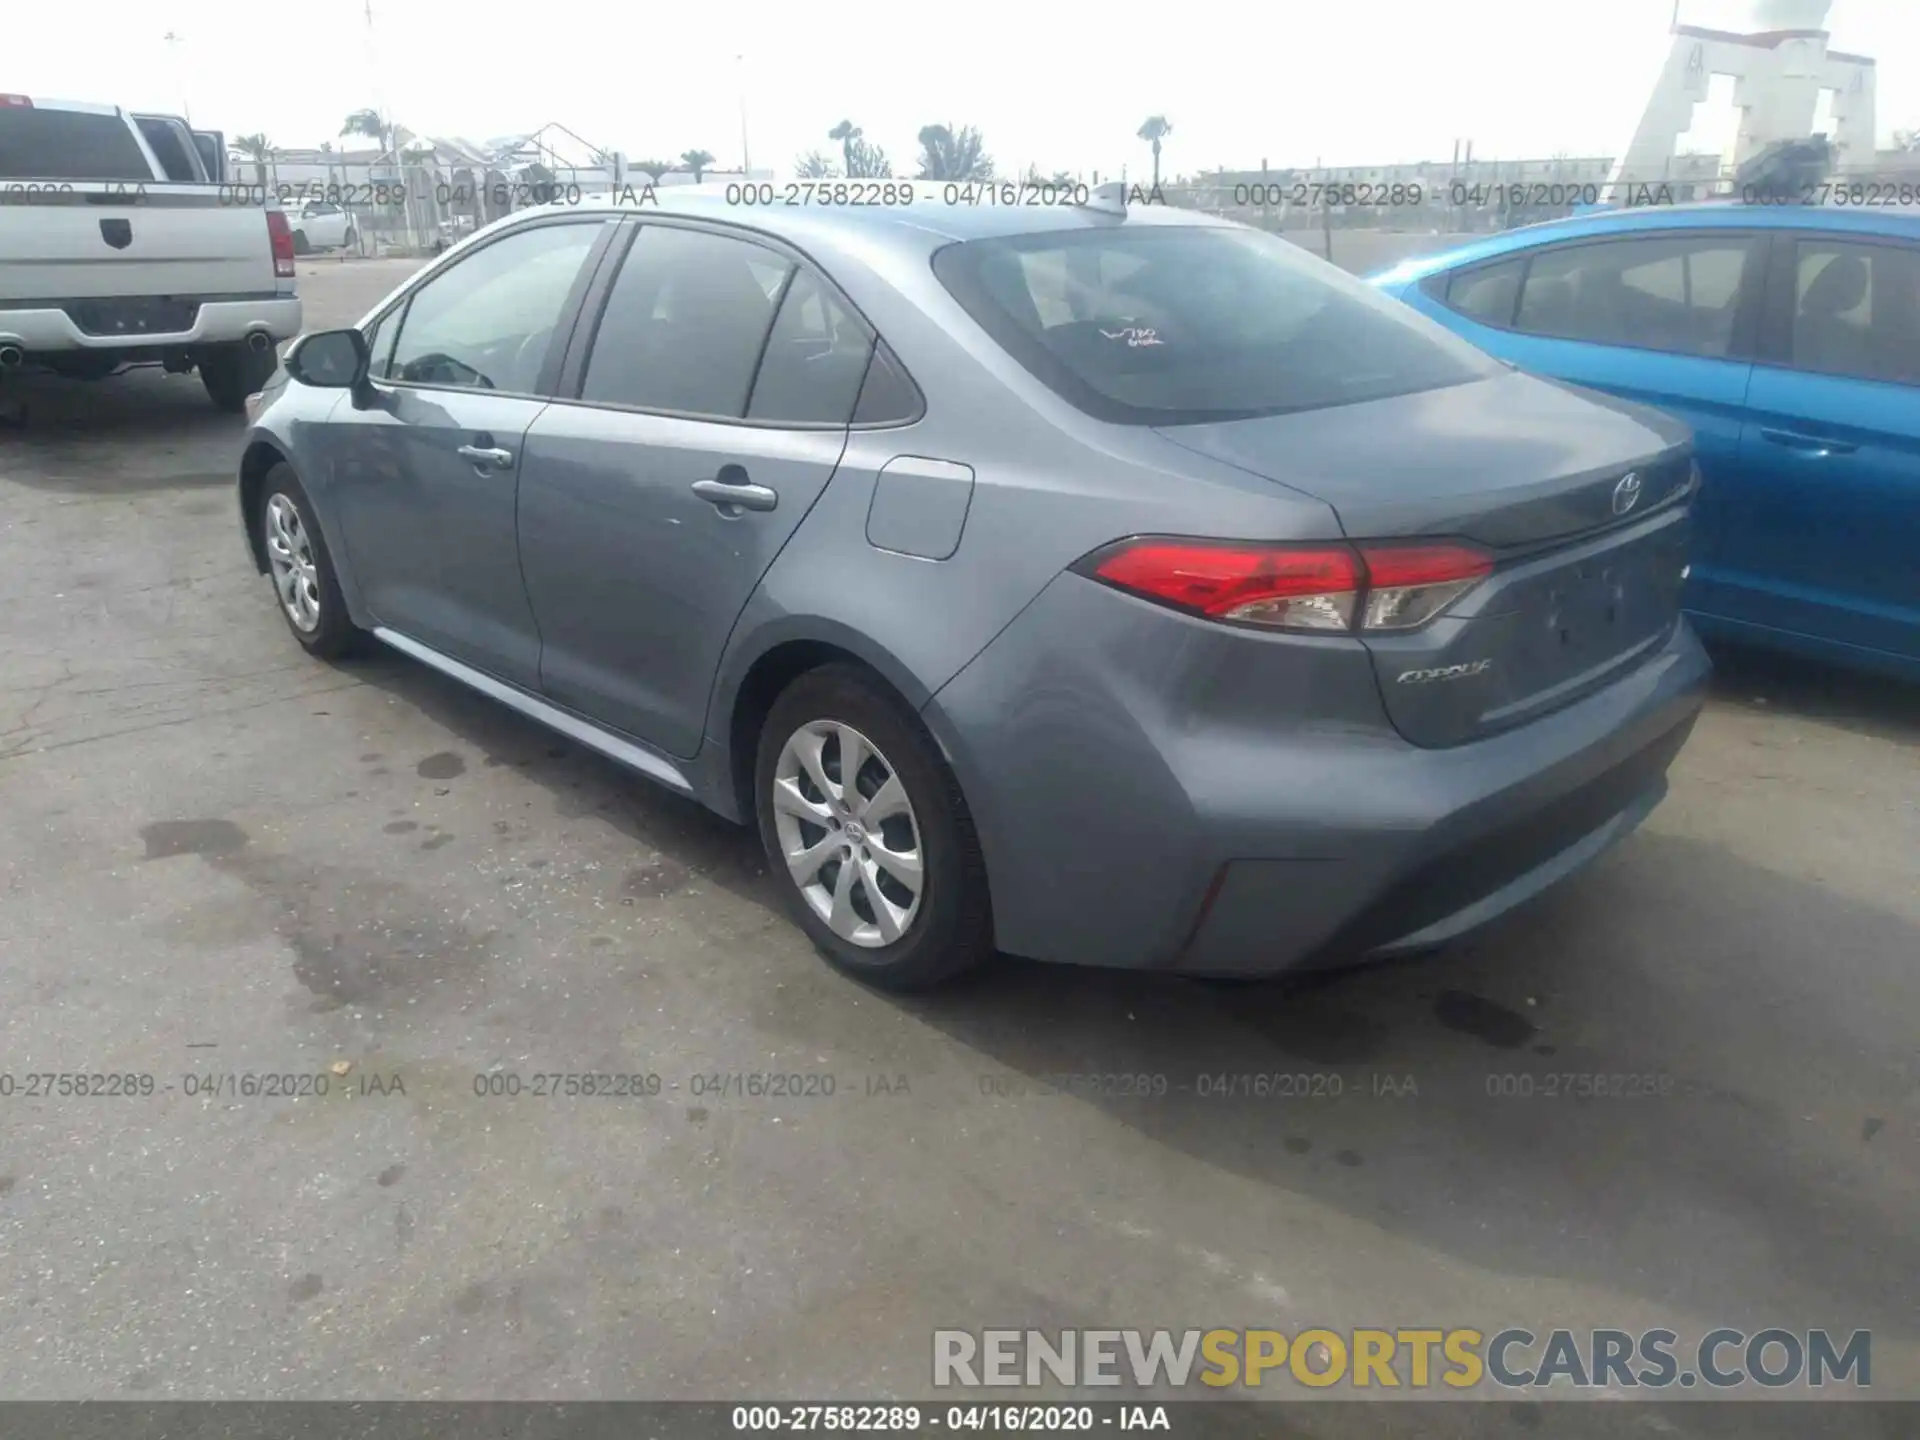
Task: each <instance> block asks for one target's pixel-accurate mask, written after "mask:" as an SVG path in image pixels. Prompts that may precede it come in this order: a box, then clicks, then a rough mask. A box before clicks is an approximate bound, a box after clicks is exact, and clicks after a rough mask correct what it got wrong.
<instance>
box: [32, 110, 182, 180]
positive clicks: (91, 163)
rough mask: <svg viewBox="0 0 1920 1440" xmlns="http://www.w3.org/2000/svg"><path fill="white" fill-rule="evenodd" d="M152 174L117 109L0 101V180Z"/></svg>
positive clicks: (139, 177) (146, 177)
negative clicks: (113, 112) (43, 107)
mask: <svg viewBox="0 0 1920 1440" xmlns="http://www.w3.org/2000/svg"><path fill="white" fill-rule="evenodd" d="M153 178H154V176H153V167H152V166H151V165H149V164H148V163H147V157H146V154H145V152H144V151H142V150H141V148H140V142H139V141H137V140H135V139H134V138H133V131H132V130H130V129H129V128H128V127H127V122H126V121H125V120H124V119H122V118H121V117H120V116H118V115H96V114H91V113H89V112H87V111H84V110H41V109H37V108H29V107H27V106H24V105H0V180H36V179H41V180H44V179H53V180H132V181H151V180H152V179H153Z"/></svg>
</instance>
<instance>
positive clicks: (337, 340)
mask: <svg viewBox="0 0 1920 1440" xmlns="http://www.w3.org/2000/svg"><path fill="white" fill-rule="evenodd" d="M369 359H370V352H369V351H368V349H367V337H366V336H364V335H362V334H361V333H360V332H359V331H358V330H319V331H316V332H315V333H313V334H311V335H302V336H301V337H300V338H299V339H298V340H296V341H294V342H293V344H292V346H290V347H289V348H288V350H287V355H286V359H285V360H283V361H282V362H281V363H282V364H283V365H284V366H285V367H286V371H287V374H289V375H291V376H292V377H293V378H294V379H295V380H298V381H299V382H300V383H301V384H302V385H312V386H314V387H315V388H317V389H321V390H351V389H353V388H355V387H356V386H358V385H359V384H360V383H361V382H362V381H364V380H365V379H366V378H367V365H368V361H369Z"/></svg>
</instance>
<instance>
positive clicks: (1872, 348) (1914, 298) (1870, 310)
mask: <svg viewBox="0 0 1920 1440" xmlns="http://www.w3.org/2000/svg"><path fill="white" fill-rule="evenodd" d="M1798 248H1799V265H1798V267H1797V274H1796V276H1795V290H1794V312H1793V363H1794V365H1795V366H1796V367H1798V368H1800V369H1803V370H1822V371H1826V372H1827V373H1829V374H1834V375H1857V376H1860V377H1862V378H1864V379H1869V380H1891V381H1894V382H1895V383H1897V384H1902V385H1920V248H1914V247H1898V246H1892V245H1837V244H1834V243H1832V242H1830V241H1825V240H1821V241H1812V240H1802V241H1801V242H1800V244H1799V247H1798Z"/></svg>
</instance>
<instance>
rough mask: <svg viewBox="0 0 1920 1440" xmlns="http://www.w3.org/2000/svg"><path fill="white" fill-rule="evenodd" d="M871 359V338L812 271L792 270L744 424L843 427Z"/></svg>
mask: <svg viewBox="0 0 1920 1440" xmlns="http://www.w3.org/2000/svg"><path fill="white" fill-rule="evenodd" d="M872 355H873V332H872V331H871V330H869V329H868V328H867V327H866V324H865V323H864V322H863V321H862V320H861V319H860V317H859V316H857V315H855V314H854V313H853V312H852V311H851V310H849V309H848V308H847V307H846V306H845V305H843V304H842V303H841V302H840V298H839V297H838V296H837V295H835V294H834V293H833V292H832V291H831V290H830V289H828V288H827V286H826V285H825V284H824V283H823V282H822V281H821V280H820V278H819V277H818V276H817V275H815V274H814V273H813V272H812V271H810V270H796V271H795V272H794V275H793V279H792V280H790V281H788V282H787V293H786V296H785V298H783V299H782V300H781V301H780V313H779V314H778V315H776V316H775V317H774V321H773V331H772V333H771V334H769V335H768V336H767V342H766V353H765V354H764V355H763V356H762V357H761V360H760V370H759V373H758V374H756V375H755V376H754V380H753V393H752V396H751V398H750V399H749V400H748V402H747V418H748V419H749V420H761V421H766V422H768V423H770V424H778V423H781V422H785V423H788V424H799V425H845V424H846V423H847V422H848V421H849V420H850V419H852V418H853V406H854V401H856V400H857V399H858V398H859V396H860V384H861V382H862V381H863V380H865V379H866V376H867V361H868V360H869V359H871V358H872Z"/></svg>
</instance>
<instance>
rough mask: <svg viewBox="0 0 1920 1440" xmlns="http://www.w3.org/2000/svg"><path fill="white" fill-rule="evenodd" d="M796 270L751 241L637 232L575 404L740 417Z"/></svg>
mask: <svg viewBox="0 0 1920 1440" xmlns="http://www.w3.org/2000/svg"><path fill="white" fill-rule="evenodd" d="M792 269H793V266H792V265H790V264H788V262H787V261H786V260H785V259H784V258H783V257H781V256H779V255H776V254H774V253H773V252H772V251H771V250H768V249H767V248H766V247H765V246H762V245H755V244H753V243H752V242H750V241H746V240H735V239H732V238H730V237H728V236H725V235H715V234H712V233H711V232H709V231H705V230H681V229H677V228H674V227H672V226H666V225H646V226H643V227H641V230H640V234H639V235H638V236H637V237H636V238H635V240H634V242H633V248H632V249H630V250H629V251H628V252H627V258H626V261H625V262H624V263H623V264H622V265H621V267H620V274H619V277H618V278H617V279H615V281H614V282H613V290H612V292H611V293H610V294H609V295H608V296H607V308H606V311H605V313H604V314H603V315H602V316H601V318H600V329H599V331H598V332H597V333H596V334H595V336H594V340H593V353H592V354H591V355H590V356H589V357H588V360H587V373H586V377H585V380H584V383H583V384H582V386H581V392H580V398H581V399H583V400H587V401H591V402H594V403H598V404H604V405H632V406H635V407H637V408H640V409H644V410H674V411H679V412H682V413H685V414H691V415H719V416H724V417H726V418H727V419H732V420H737V419H739V418H741V417H742V416H743V415H745V414H746V409H747V392H748V390H749V389H750V388H751V387H752V385H753V377H754V370H755V367H756V366H758V365H759V363H760V352H761V349H762V348H763V347H764V346H765V344H766V342H767V332H768V329H769V327H771V326H772V324H773V316H774V307H775V306H776V305H777V304H779V302H780V296H781V292H782V290H783V289H784V288H785V286H786V282H787V274H788V272H789V271H791V270H792Z"/></svg>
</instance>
